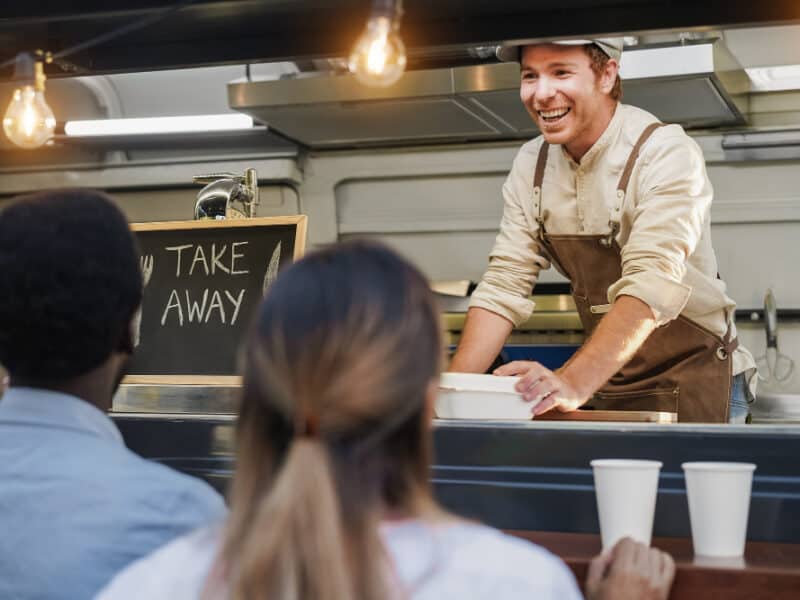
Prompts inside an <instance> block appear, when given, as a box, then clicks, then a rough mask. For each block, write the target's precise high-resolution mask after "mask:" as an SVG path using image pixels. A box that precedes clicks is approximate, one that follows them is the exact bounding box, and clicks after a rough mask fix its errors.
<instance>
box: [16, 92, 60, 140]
mask: <svg viewBox="0 0 800 600" xmlns="http://www.w3.org/2000/svg"><path fill="white" fill-rule="evenodd" d="M55 128H56V118H55V116H54V115H53V111H52V110H51V109H50V107H49V106H48V105H47V102H46V101H45V99H44V92H43V91H41V90H37V89H35V88H34V86H32V85H25V86H23V87H21V88H17V89H16V90H14V95H13V96H12V98H11V103H10V104H9V105H8V110H7V111H6V114H5V117H3V131H4V132H5V134H6V136H8V139H9V140H11V141H12V142H14V143H15V144H16V145H17V146H21V147H23V148H38V147H39V146H41V145H42V144H44V143H45V142H46V141H47V140H49V139H50V138H51V137H52V136H53V131H55Z"/></svg>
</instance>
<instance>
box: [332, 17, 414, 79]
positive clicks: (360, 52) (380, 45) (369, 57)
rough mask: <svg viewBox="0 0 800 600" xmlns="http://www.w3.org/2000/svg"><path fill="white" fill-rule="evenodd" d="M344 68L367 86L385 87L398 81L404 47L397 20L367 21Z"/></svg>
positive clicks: (374, 19)
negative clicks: (398, 31)
mask: <svg viewBox="0 0 800 600" xmlns="http://www.w3.org/2000/svg"><path fill="white" fill-rule="evenodd" d="M347 66H348V68H349V69H350V71H351V72H352V73H355V75H356V77H357V78H358V80H359V81H360V82H361V83H363V84H365V85H369V86H378V87H386V86H389V85H392V84H393V83H395V82H396V81H397V80H398V79H400V76H401V75H402V74H403V72H404V71H405V70H406V48H405V46H404V45H403V40H401V39H400V36H399V35H398V33H397V25H396V21H395V20H394V19H392V18H390V17H386V16H377V17H372V18H370V20H369V21H367V28H366V30H365V31H364V33H362V34H361V37H359V38H358V41H357V42H356V45H355V47H354V48H353V52H352V53H351V54H350V60H349V62H348V65H347Z"/></svg>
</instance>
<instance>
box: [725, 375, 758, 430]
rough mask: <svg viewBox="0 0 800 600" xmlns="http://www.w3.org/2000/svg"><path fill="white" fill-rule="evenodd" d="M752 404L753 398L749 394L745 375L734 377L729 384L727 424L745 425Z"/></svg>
mask: <svg viewBox="0 0 800 600" xmlns="http://www.w3.org/2000/svg"><path fill="white" fill-rule="evenodd" d="M752 402H753V397H752V396H751V394H750V388H749V387H748V385H747V378H746V377H745V374H744V373H739V374H738V375H734V376H733V382H732V384H731V400H730V404H729V405H728V407H729V408H728V423H738V424H744V423H746V422H747V417H748V416H749V415H750V404H751V403H752Z"/></svg>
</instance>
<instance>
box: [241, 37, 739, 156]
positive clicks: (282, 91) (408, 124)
mask: <svg viewBox="0 0 800 600" xmlns="http://www.w3.org/2000/svg"><path fill="white" fill-rule="evenodd" d="M621 75H622V78H623V90H624V101H625V102H626V103H628V104H633V105H636V106H640V107H642V108H644V109H646V110H649V111H650V112H652V113H653V114H655V115H656V116H658V117H659V118H660V119H662V120H663V121H665V122H669V123H680V124H681V125H683V126H685V127H687V128H695V127H716V126H730V125H739V124H743V123H744V114H746V112H747V110H746V109H747V106H746V102H747V91H748V89H749V79H748V77H747V75H746V73H745V72H744V70H742V69H741V67H739V65H738V64H737V63H736V61H735V60H734V59H733V57H732V56H731V55H730V53H729V52H728V51H727V50H726V48H725V47H724V45H723V44H722V43H721V42H720V41H719V40H704V41H700V42H691V43H686V44H681V45H668V46H656V47H637V46H635V47H632V48H627V49H626V50H625V53H624V54H623V59H622V65H621ZM228 101H229V105H230V107H231V108H233V109H235V110H239V111H242V112H244V113H247V114H249V115H251V116H253V117H254V118H255V119H256V120H258V121H261V122H262V123H264V124H266V125H268V126H269V127H270V128H271V129H273V130H274V131H277V132H279V133H281V134H282V135H284V136H286V137H288V138H291V139H292V140H295V141H297V142H299V143H301V144H304V145H306V146H308V147H310V148H320V149H322V148H343V147H359V146H378V145H400V144H411V143H433V142H463V141H476V140H496V139H509V138H528V137H531V136H532V135H535V134H536V128H535V126H534V125H533V123H532V121H531V119H530V117H529V116H528V114H527V112H526V111H525V109H524V108H523V106H522V104H521V102H520V100H519V66H518V65H517V64H515V63H492V64H482V65H477V66H467V67H456V68H449V69H448V68H445V69H432V70H420V71H410V72H408V73H406V74H405V75H404V76H403V78H402V79H401V80H400V81H399V82H398V83H397V84H395V85H393V86H391V87H389V88H383V89H381V88H369V87H366V86H364V85H362V84H360V83H359V82H358V81H356V79H355V77H353V76H351V75H349V74H345V75H341V74H325V73H323V74H311V73H306V74H302V76H299V77H295V78H291V79H280V80H273V81H254V82H237V83H230V84H228Z"/></svg>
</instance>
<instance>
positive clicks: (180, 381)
mask: <svg viewBox="0 0 800 600" xmlns="http://www.w3.org/2000/svg"><path fill="white" fill-rule="evenodd" d="M271 225H274V226H278V225H294V226H295V238H294V254H293V256H292V260H295V261H296V260H298V259H300V258H302V257H303V254H304V253H305V247H306V233H307V229H308V217H307V216H306V215H290V216H284V217H255V218H249V219H232V220H224V221H211V220H202V221H154V222H149V223H131V224H130V228H131V231H133V232H134V233H136V232H139V231H164V230H168V231H181V230H187V229H219V228H225V229H228V228H236V227H264V226H271ZM241 380H242V378H241V377H240V376H238V375H182V374H174V375H141V374H131V375H126V376H125V377H124V378H123V380H122V383H124V384H150V385H167V384H172V385H221V386H231V385H234V386H235V385H241Z"/></svg>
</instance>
